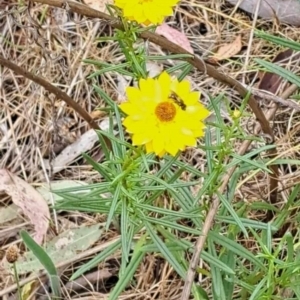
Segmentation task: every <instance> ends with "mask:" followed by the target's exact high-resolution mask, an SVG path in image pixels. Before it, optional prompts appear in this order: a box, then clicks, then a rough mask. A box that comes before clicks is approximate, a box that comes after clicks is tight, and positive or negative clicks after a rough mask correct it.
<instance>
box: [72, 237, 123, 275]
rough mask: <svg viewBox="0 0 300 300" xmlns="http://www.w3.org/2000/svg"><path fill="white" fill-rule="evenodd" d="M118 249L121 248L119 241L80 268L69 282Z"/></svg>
mask: <svg viewBox="0 0 300 300" xmlns="http://www.w3.org/2000/svg"><path fill="white" fill-rule="evenodd" d="M119 248H121V240H120V239H119V240H117V241H116V242H114V243H112V244H111V245H110V246H109V247H107V248H106V249H105V250H103V251H102V252H101V253H100V254H98V255H96V256H95V257H94V258H93V259H91V260H90V261H89V262H87V263H86V264H84V265H83V266H81V267H80V268H79V269H78V270H77V271H76V272H75V273H74V274H73V275H72V276H71V278H70V281H72V280H75V279H76V278H78V277H79V276H81V275H82V274H84V273H85V272H87V271H89V270H90V269H92V268H94V267H95V266H97V265H98V264H99V263H100V262H102V261H104V260H105V259H106V258H107V257H109V256H111V255H112V254H113V253H114V252H116V251H117V250H118V249H119Z"/></svg>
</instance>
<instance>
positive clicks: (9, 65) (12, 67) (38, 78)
mask: <svg viewBox="0 0 300 300" xmlns="http://www.w3.org/2000/svg"><path fill="white" fill-rule="evenodd" d="M0 65H2V66H4V67H7V68H9V69H10V70H12V71H13V72H14V73H16V74H18V75H21V76H23V77H25V78H28V79H30V80H32V81H34V82H35V83H37V84H39V85H41V86H42V87H44V88H45V89H46V90H47V91H48V92H50V93H52V94H54V95H55V96H56V97H57V98H58V99H61V100H63V101H65V102H66V103H67V104H68V105H69V106H71V107H72V108H73V109H74V110H75V111H76V112H77V113H78V114H79V115H80V116H81V117H82V118H83V119H84V120H85V121H86V122H87V123H88V124H89V125H90V126H91V127H92V128H94V129H99V130H100V128H99V126H98V125H97V123H95V122H94V120H93V119H92V117H91V116H90V115H89V113H88V112H87V111H86V110H84V109H83V108H82V107H81V106H80V105H79V104H78V103H77V102H75V101H74V100H73V99H72V98H71V97H70V96H68V95H67V94H66V93H65V92H63V91H62V90H60V89H59V88H57V87H55V86H54V85H52V84H51V83H50V82H48V81H47V80H45V79H44V78H42V77H41V76H37V75H35V74H32V73H30V72H28V71H26V70H24V69H23V68H21V67H19V66H17V65H16V64H14V63H13V62H11V61H9V60H7V59H5V58H4V57H3V56H1V55H0Z"/></svg>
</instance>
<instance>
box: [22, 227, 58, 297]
mask: <svg viewBox="0 0 300 300" xmlns="http://www.w3.org/2000/svg"><path fill="white" fill-rule="evenodd" d="M20 235H21V237H22V239H23V242H24V243H25V245H26V246H27V247H28V248H29V249H30V250H31V251H32V253H33V254H34V255H35V256H36V258H37V259H38V260H39V261H40V263H41V264H42V265H43V266H44V268H45V270H46V271H47V273H48V275H49V279H50V283H51V288H52V292H53V294H54V296H55V297H57V298H58V299H60V297H61V287H60V281H59V277H58V275H57V271H56V268H55V266H54V264H53V262H52V260H51V258H50V257H49V256H48V254H47V253H46V252H45V251H44V249H43V248H42V247H41V246H40V245H38V244H37V243H36V242H35V241H34V240H33V239H32V238H31V236H30V235H29V234H28V233H27V232H26V231H24V230H21V232H20Z"/></svg>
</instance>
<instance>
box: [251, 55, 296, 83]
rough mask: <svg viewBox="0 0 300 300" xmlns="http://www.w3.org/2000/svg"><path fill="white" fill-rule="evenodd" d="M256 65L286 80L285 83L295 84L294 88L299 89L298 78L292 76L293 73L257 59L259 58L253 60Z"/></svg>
mask: <svg viewBox="0 0 300 300" xmlns="http://www.w3.org/2000/svg"><path fill="white" fill-rule="evenodd" d="M254 60H255V61H256V62H257V63H258V64H260V65H261V66H263V67H264V68H266V69H267V70H268V71H269V72H272V73H275V74H277V75H279V76H281V77H283V78H284V79H286V80H287V81H289V82H291V83H293V84H295V85H296V86H298V87H300V77H299V76H297V75H296V74H294V73H293V72H291V71H289V70H287V69H285V68H283V67H280V66H278V65H276V64H274V63H271V62H268V61H265V60H262V59H259V58H255V59H254Z"/></svg>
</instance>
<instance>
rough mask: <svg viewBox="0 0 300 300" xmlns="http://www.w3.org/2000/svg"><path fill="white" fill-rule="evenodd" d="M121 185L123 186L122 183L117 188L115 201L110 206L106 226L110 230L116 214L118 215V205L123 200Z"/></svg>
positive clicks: (114, 196)
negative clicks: (121, 197)
mask: <svg viewBox="0 0 300 300" xmlns="http://www.w3.org/2000/svg"><path fill="white" fill-rule="evenodd" d="M121 186H122V185H121V184H118V185H117V186H116V188H115V191H114V195H113V201H112V202H111V205H110V207H109V214H108V216H107V221H106V227H105V228H106V230H108V228H109V226H110V224H111V221H112V219H113V217H114V215H116V211H117V207H118V205H119V203H120V201H121V199H120V192H121Z"/></svg>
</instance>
